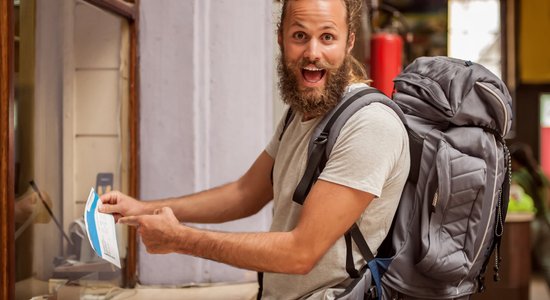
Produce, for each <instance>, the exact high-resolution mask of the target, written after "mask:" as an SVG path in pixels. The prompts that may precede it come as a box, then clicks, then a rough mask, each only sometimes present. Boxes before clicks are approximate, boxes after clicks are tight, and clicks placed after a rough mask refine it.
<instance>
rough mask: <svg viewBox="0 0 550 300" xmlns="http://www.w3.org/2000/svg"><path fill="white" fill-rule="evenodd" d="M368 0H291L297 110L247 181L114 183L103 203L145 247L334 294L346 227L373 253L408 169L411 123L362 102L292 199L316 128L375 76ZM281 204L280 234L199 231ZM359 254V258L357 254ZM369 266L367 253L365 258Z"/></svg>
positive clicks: (284, 77)
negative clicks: (177, 186)
mask: <svg viewBox="0 0 550 300" xmlns="http://www.w3.org/2000/svg"><path fill="white" fill-rule="evenodd" d="M361 2H362V1H361V0H286V1H283V9H282V14H281V19H280V23H279V28H278V43H279V45H280V49H281V57H280V61H279V67H278V71H279V76H280V89H281V94H282V97H283V100H284V102H285V103H287V104H288V105H289V106H290V107H291V108H292V111H293V113H294V117H293V118H292V120H291V121H290V122H289V123H288V126H287V127H286V129H285V131H284V134H282V131H283V127H284V125H283V124H284V121H283V120H282V121H281V122H280V125H279V126H278V129H277V131H276V132H275V134H274V136H273V138H272V140H271V142H270V143H269V144H268V146H267V147H266V150H265V151H263V152H262V153H261V154H260V155H259V157H258V158H257V159H256V161H255V162H254V163H253V164H252V166H251V167H250V169H249V170H248V171H247V172H246V173H245V174H244V175H243V176H242V177H241V178H239V179H238V180H236V181H234V182H232V183H229V184H226V185H223V186H221V187H217V188H214V189H211V190H208V191H204V192H201V193H198V194H193V195H189V196H183V197H179V198H173V199H166V200H157V201H145V202H141V201H138V200H135V199H133V198H130V197H128V196H126V195H123V194H121V193H119V192H112V193H109V194H105V195H103V196H102V197H101V200H102V201H103V203H104V206H103V208H102V211H103V212H106V213H113V214H115V217H116V219H117V220H118V222H120V223H125V224H129V225H135V226H139V228H138V233H139V234H140V235H141V237H142V241H143V243H144V244H145V246H146V248H147V251H148V252H151V253H170V252H176V253H182V254H189V255H194V256H199V257H203V258H207V259H211V260H215V261H219V262H222V263H226V264H230V265H233V266H237V267H240V268H245V269H250V270H256V271H260V272H264V273H265V275H264V279H263V287H264V288H263V293H262V295H260V296H262V298H263V299H304V298H308V299H324V298H327V297H331V295H332V296H333V295H334V293H335V291H342V288H344V287H345V286H346V285H347V284H348V283H349V275H348V273H347V272H346V269H345V257H346V245H345V241H344V238H343V235H344V233H345V232H346V231H347V230H348V229H349V228H350V227H351V225H352V224H353V223H354V222H356V223H357V224H358V225H359V227H360V229H361V231H362V233H363V234H364V235H365V238H366V240H367V242H368V244H369V246H370V248H371V250H373V252H374V253H376V249H378V247H379V245H380V244H381V242H382V240H383V239H384V238H385V236H386V235H387V232H388V230H389V228H390V225H391V221H392V218H393V215H394V213H395V210H396V208H397V204H398V201H399V197H400V194H401V191H402V188H403V186H404V184H405V180H406V178H407V175H408V171H409V150H408V140H407V134H406V130H405V128H404V126H403V124H402V123H401V121H400V120H399V118H398V117H397V115H396V114H395V113H394V112H393V111H392V110H391V109H390V108H388V107H386V106H384V105H382V104H371V105H368V106H367V107H365V108H363V109H361V110H360V111H358V112H357V113H356V114H355V115H354V116H352V117H351V118H350V119H349V120H348V122H347V123H346V125H345V126H344V127H343V128H342V131H341V132H340V135H339V137H338V139H337V141H336V144H335V145H334V148H333V150H332V152H331V155H330V157H329V159H328V161H327V163H326V167H325V168H324V170H323V172H322V173H321V175H320V176H319V179H318V180H317V181H316V183H315V184H314V185H313V187H312V188H311V191H310V192H309V194H308V196H307V199H306V201H305V204H304V206H300V205H298V204H296V203H293V202H292V195H293V193H294V190H295V188H296V186H297V185H298V182H299V181H300V179H301V177H302V176H303V173H304V170H305V166H306V160H307V147H308V143H309V141H310V138H311V135H312V132H313V130H314V129H315V126H316V125H317V124H318V122H319V121H320V120H321V119H322V117H323V116H324V115H325V114H326V113H327V112H328V111H329V110H330V109H332V108H334V107H335V106H336V104H337V103H338V102H339V101H340V100H341V99H342V98H343V97H345V96H346V94H347V93H349V92H351V91H353V90H354V89H356V88H358V87H362V86H365V85H366V82H367V80H366V76H365V72H364V70H363V68H362V66H361V65H360V64H359V63H358V62H357V61H356V60H355V59H354V58H353V57H352V56H351V55H350V52H351V49H352V48H353V45H354V42H355V29H356V26H357V19H358V18H359V12H360V10H361ZM271 200H273V201H274V210H273V224H272V226H271V230H270V232H262V233H227V232H211V231H207V230H199V229H195V228H191V227H188V226H185V225H182V224H180V222H194V223H219V222H226V221H230V220H235V219H239V218H243V217H247V216H250V215H252V214H254V213H256V212H258V211H259V210H260V209H261V208H262V207H264V206H265V205H266V204H267V203H268V202H270V201H271ZM354 257H356V258H360V257H361V255H359V254H358V253H356V254H355V256H354ZM364 264H365V261H364V260H362V259H357V262H356V267H357V268H360V267H361V266H363V265H364Z"/></svg>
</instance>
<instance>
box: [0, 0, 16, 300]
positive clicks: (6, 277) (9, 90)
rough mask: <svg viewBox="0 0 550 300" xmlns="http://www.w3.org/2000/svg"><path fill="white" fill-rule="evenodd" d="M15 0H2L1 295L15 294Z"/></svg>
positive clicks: (0, 59) (12, 295)
mask: <svg viewBox="0 0 550 300" xmlns="http://www.w3.org/2000/svg"><path fill="white" fill-rule="evenodd" d="M13 9H14V8H13V0H0V234H1V235H0V267H1V269H0V272H1V274H0V299H13V298H14V296H15V220H14V213H13V212H14V181H13V180H14V175H15V174H14V157H13V143H14V139H13V134H14V132H13V96H14V94H13V92H14V84H13V76H14V70H13V69H14V39H13V35H14V27H13V26H14V19H13V17H14V16H13Z"/></svg>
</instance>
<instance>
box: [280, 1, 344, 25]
mask: <svg viewBox="0 0 550 300" xmlns="http://www.w3.org/2000/svg"><path fill="white" fill-rule="evenodd" d="M285 4H286V11H285V12H284V18H285V20H281V21H283V22H291V24H293V25H294V24H296V23H297V25H300V24H302V22H301V21H300V20H301V19H303V18H307V17H314V18H315V19H317V20H321V19H323V20H325V21H327V22H329V23H333V24H334V25H336V24H337V23H341V22H343V23H344V24H345V23H346V4H345V2H344V0H286V2H285Z"/></svg>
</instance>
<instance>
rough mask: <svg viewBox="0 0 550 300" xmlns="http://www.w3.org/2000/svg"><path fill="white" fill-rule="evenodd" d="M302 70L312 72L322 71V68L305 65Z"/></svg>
mask: <svg viewBox="0 0 550 300" xmlns="http://www.w3.org/2000/svg"><path fill="white" fill-rule="evenodd" d="M304 70H306V71H313V72H316V71H323V69H317V68H313V67H305V68H304Z"/></svg>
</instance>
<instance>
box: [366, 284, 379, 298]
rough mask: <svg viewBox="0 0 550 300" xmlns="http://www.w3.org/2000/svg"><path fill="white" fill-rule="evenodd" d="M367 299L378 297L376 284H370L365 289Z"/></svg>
mask: <svg viewBox="0 0 550 300" xmlns="http://www.w3.org/2000/svg"><path fill="white" fill-rule="evenodd" d="M367 296H368V297H367V299H377V298H378V292H377V290H376V286H371V287H370V288H369V289H368V291H367Z"/></svg>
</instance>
